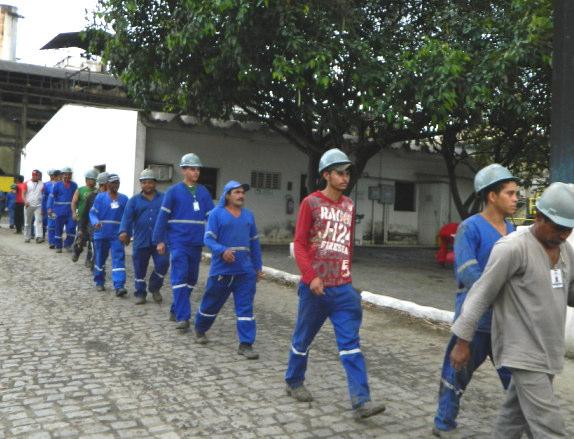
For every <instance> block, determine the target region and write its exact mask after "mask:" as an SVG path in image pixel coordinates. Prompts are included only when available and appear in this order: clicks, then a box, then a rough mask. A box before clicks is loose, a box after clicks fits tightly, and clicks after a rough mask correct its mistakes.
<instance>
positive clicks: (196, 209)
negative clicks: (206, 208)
mask: <svg viewBox="0 0 574 439" xmlns="http://www.w3.org/2000/svg"><path fill="white" fill-rule="evenodd" d="M193 210H194V211H195V212H197V211H199V201H194V202H193Z"/></svg>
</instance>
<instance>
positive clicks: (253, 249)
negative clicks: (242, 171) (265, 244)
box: [205, 180, 263, 276]
mask: <svg viewBox="0 0 574 439" xmlns="http://www.w3.org/2000/svg"><path fill="white" fill-rule="evenodd" d="M240 185H241V184H240V183H239V182H237V181H234V180H231V181H229V182H228V183H227V184H226V185H225V188H224V189H223V193H222V194H221V198H220V200H219V203H218V204H217V207H216V208H215V209H213V210H212V211H211V213H210V214H209V219H208V221H207V229H206V231H205V245H206V246H207V247H209V248H210V249H211V268H210V270H209V275H210V276H217V275H233V274H243V273H254V272H258V271H261V268H262V266H263V262H262V260H261V246H260V245H259V235H258V234H257V226H256V225H255V217H254V216H253V213H252V212H251V211H250V210H248V209H245V208H242V209H241V213H240V215H239V216H238V217H235V216H233V215H232V214H231V212H229V211H228V210H227V209H226V208H225V195H226V194H227V192H229V191H230V190H231V189H234V188H237V187H239V186H240ZM228 249H231V250H233V251H234V256H235V262H232V263H227V262H225V261H224V259H223V253H224V252H225V250H228Z"/></svg>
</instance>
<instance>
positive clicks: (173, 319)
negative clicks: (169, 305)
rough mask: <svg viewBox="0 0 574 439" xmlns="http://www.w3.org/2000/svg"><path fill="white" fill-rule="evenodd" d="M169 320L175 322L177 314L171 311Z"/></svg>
mask: <svg viewBox="0 0 574 439" xmlns="http://www.w3.org/2000/svg"><path fill="white" fill-rule="evenodd" d="M169 321H170V322H175V314H174V313H172V312H171V311H170V312H169Z"/></svg>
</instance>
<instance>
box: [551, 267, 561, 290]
mask: <svg viewBox="0 0 574 439" xmlns="http://www.w3.org/2000/svg"><path fill="white" fill-rule="evenodd" d="M550 281H551V282H552V288H562V287H563V286H564V282H563V280H562V270H561V269H560V268H556V269H554V270H550Z"/></svg>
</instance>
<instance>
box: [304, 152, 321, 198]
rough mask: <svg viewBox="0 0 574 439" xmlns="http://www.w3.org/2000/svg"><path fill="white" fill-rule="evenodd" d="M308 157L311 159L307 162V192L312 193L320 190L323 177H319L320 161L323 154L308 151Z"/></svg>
mask: <svg viewBox="0 0 574 439" xmlns="http://www.w3.org/2000/svg"><path fill="white" fill-rule="evenodd" d="M307 156H308V157H309V159H308V161H307V192H308V193H311V192H314V191H316V190H317V189H318V188H319V181H320V180H321V176H320V175H319V171H318V169H319V160H320V159H321V154H318V153H315V152H313V151H307Z"/></svg>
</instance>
